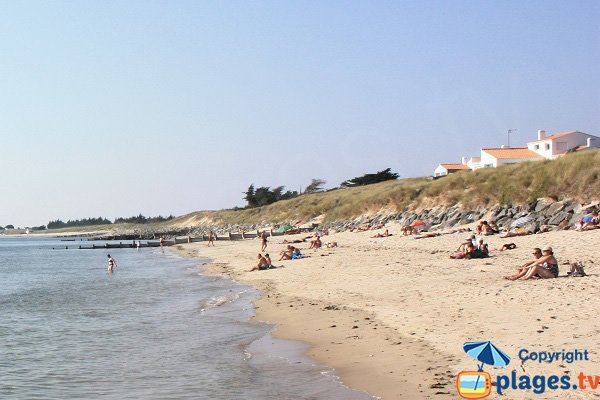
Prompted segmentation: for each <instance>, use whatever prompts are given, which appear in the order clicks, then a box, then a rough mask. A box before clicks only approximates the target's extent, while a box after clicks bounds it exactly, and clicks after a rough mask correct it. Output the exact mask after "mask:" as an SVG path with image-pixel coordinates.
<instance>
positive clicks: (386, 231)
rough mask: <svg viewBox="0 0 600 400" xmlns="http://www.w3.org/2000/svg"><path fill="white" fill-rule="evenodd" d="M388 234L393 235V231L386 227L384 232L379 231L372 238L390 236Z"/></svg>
mask: <svg viewBox="0 0 600 400" xmlns="http://www.w3.org/2000/svg"><path fill="white" fill-rule="evenodd" d="M388 236H392V234H391V233H389V232H388V230H387V229H386V230H385V232H383V233H378V234H377V235H375V236H371V237H372V238H383V237H388Z"/></svg>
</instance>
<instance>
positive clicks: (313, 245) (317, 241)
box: [309, 235, 322, 250]
mask: <svg viewBox="0 0 600 400" xmlns="http://www.w3.org/2000/svg"><path fill="white" fill-rule="evenodd" d="M321 245H322V243H321V238H320V237H319V235H317V238H316V239H315V240H311V242H310V247H309V249H315V250H316V249H320V248H321Z"/></svg>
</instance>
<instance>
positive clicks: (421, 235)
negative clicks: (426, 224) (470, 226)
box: [413, 232, 446, 239]
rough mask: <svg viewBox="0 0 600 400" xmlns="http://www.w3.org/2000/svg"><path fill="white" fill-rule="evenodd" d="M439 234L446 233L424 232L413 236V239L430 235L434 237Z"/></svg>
mask: <svg viewBox="0 0 600 400" xmlns="http://www.w3.org/2000/svg"><path fill="white" fill-rule="evenodd" d="M441 235H446V233H444V232H424V233H421V234H420V235H418V236H415V237H413V239H425V238H431V237H436V236H441Z"/></svg>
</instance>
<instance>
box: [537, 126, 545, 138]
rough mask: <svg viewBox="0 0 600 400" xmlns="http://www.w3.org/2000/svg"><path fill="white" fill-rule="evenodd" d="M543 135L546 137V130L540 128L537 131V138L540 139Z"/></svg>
mask: <svg viewBox="0 0 600 400" xmlns="http://www.w3.org/2000/svg"><path fill="white" fill-rule="evenodd" d="M545 137H546V131H543V130H541V129H540V130H539V131H538V140H542V139H543V138H545Z"/></svg>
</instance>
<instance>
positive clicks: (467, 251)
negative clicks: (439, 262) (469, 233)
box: [450, 242, 475, 260]
mask: <svg viewBox="0 0 600 400" xmlns="http://www.w3.org/2000/svg"><path fill="white" fill-rule="evenodd" d="M474 251H475V245H474V244H473V242H471V243H468V244H466V246H465V247H464V250H463V251H459V252H458V253H456V254H455V255H453V256H450V258H453V259H455V260H460V259H463V258H465V259H467V260H468V259H470V258H472V255H473V252H474Z"/></svg>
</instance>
